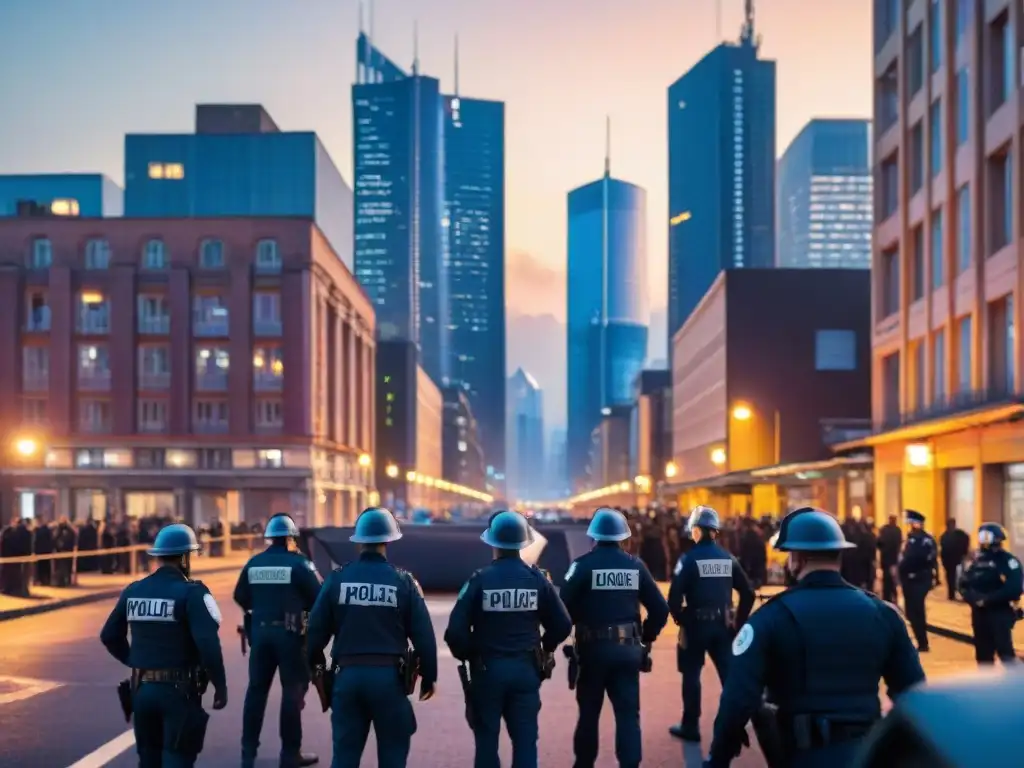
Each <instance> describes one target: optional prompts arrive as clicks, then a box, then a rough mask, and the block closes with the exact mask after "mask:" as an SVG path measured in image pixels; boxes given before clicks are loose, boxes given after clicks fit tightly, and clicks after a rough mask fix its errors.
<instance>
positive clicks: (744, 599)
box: [668, 538, 754, 740]
mask: <svg viewBox="0 0 1024 768" xmlns="http://www.w3.org/2000/svg"><path fill="white" fill-rule="evenodd" d="M733 590H735V591H736V592H738V593H739V597H740V600H739V606H738V607H737V610H736V617H735V621H734V622H732V623H730V613H731V609H732V593H733ZM668 607H669V610H670V611H671V612H672V618H673V619H674V620H675V622H676V624H678V625H679V644H678V647H677V650H676V663H677V666H678V669H679V672H680V673H682V676H683V718H682V723H681V724H682V732H683V733H684V736H683V738H693V739H694V740H696V739H697V738H698V737H699V734H700V715H701V681H700V676H701V670H703V668H704V659H705V657H706V656H710V657H711V663H712V664H714V666H715V670H716V671H717V672H718V677H719V679H720V680H722V681H723V682H724V681H725V679H726V675H727V674H728V672H729V663H730V661H731V660H732V654H731V653H730V650H729V645H730V643H731V642H732V638H733V634H734V627H739V626H740V625H742V624H743V622H745V621H746V620H747V617H748V616H749V615H750V611H751V609H752V608H753V607H754V588H753V587H752V586H751V585H750V580H749V579H748V578H747V574H746V573H744V571H743V568H742V567H741V566H740V564H739V562H738V561H737V560H736V558H734V557H733V556H732V555H730V554H729V553H728V552H726V551H725V550H724V549H722V548H721V547H720V546H718V544H716V543H715V542H714V540H713V539H711V538H706V539H701V540H700V541H698V542H697V543H696V544H694V545H693V548H692V549H691V550H690V551H689V552H687V553H686V554H685V555H683V557H681V558H680V559H679V562H678V563H676V567H675V570H674V571H673V574H672V584H671V586H670V587H669V591H668Z"/></svg>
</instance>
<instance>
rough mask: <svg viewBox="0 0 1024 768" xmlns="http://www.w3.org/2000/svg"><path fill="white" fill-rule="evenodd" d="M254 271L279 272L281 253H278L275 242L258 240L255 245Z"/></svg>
mask: <svg viewBox="0 0 1024 768" xmlns="http://www.w3.org/2000/svg"><path fill="white" fill-rule="evenodd" d="M256 271H257V272H280V271H281V253H280V251H278V248H277V241H276V240H270V239H267V240H260V241H259V242H258V243H257V244H256Z"/></svg>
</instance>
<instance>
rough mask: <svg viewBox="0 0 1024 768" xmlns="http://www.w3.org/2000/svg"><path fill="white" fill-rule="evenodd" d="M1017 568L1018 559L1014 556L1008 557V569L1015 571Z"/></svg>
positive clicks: (1018, 566) (1018, 565)
mask: <svg viewBox="0 0 1024 768" xmlns="http://www.w3.org/2000/svg"><path fill="white" fill-rule="evenodd" d="M1018 568H1020V560H1018V559H1017V558H1015V557H1014V558H1011V559H1010V570H1011V571H1016V570H1017V569H1018Z"/></svg>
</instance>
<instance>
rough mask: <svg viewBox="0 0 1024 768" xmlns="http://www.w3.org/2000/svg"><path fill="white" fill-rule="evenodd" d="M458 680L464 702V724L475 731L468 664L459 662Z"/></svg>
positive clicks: (474, 714)
mask: <svg viewBox="0 0 1024 768" xmlns="http://www.w3.org/2000/svg"><path fill="white" fill-rule="evenodd" d="M459 682H460V683H461V684H462V698H463V699H464V700H465V702H466V712H465V716H466V724H467V725H468V726H469V730H471V731H476V710H475V709H474V708H473V687H472V683H471V681H470V679H469V665H468V664H467V663H466V662H462V663H461V664H459Z"/></svg>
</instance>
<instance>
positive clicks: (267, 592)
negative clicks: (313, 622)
mask: <svg viewBox="0 0 1024 768" xmlns="http://www.w3.org/2000/svg"><path fill="white" fill-rule="evenodd" d="M264 536H265V537H266V539H267V540H268V541H270V546H269V547H267V548H266V549H265V550H264V551H263V552H260V553H259V554H258V555H255V556H254V557H252V558H251V559H250V560H249V562H247V563H246V564H245V567H243V568H242V572H241V574H239V576H238V584H237V585H236V586H235V602H236V603H238V605H239V606H240V607H241V608H242V610H243V611H244V612H245V624H244V625H243V631H244V632H245V634H246V637H247V639H248V642H249V687H248V688H247V689H246V691H245V704H244V706H243V707H242V768H253V765H254V764H255V761H256V753H257V751H258V750H259V746H260V732H261V731H262V730H263V717H264V715H265V713H266V710H267V697H268V696H269V694H270V686H271V685H272V684H273V682H274V675H275V673H276V672H278V671H280V674H281V718H280V728H281V757H280V762H279V765H280V766H281V768H301V767H302V766H307V765H313V764H314V763H316V762H317V761H318V760H319V758H318V757H317V756H316V755H315V754H312V753H310V754H303V753H302V749H301V748H302V705H303V700H304V699H305V696H306V691H307V690H308V688H309V670H308V668H307V667H306V653H305V650H304V647H303V646H304V644H305V639H306V638H305V631H306V617H307V615H308V614H309V611H310V610H312V608H313V604H314V603H315V602H316V598H317V596H318V595H319V594H320V576H319V574H318V573H317V571H316V566H315V565H313V561H311V560H310V559H309V558H307V557H305V556H304V555H302V554H301V553H299V552H290V551H289V550H288V541H289V540H290V539H295V538H298V536H299V529H298V526H296V525H295V521H294V520H292V519H291V518H290V517H288V515H283V514H282V515H277V516H275V517H273V518H271V520H270V522H269V523H268V524H267V529H266V531H265V533H264Z"/></svg>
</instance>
